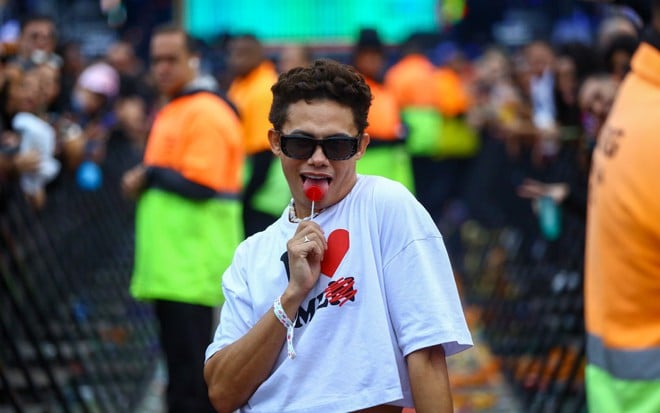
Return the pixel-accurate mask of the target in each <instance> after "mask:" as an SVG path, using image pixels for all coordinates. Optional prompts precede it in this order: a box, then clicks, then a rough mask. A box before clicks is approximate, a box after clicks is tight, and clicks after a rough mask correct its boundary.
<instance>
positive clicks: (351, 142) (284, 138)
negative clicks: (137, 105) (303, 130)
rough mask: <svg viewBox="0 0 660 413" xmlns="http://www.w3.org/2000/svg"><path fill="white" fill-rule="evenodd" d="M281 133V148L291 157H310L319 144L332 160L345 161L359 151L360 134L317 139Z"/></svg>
mask: <svg viewBox="0 0 660 413" xmlns="http://www.w3.org/2000/svg"><path fill="white" fill-rule="evenodd" d="M278 133H279V134H280V148H282V152H284V154H285V155H286V156H288V157H289V158H293V159H309V158H311V157H312V155H313V154H314V151H315V150H316V147H317V146H319V145H320V146H321V150H323V154H324V155H325V157H326V158H328V159H329V160H331V161H345V160H346V159H349V158H350V157H352V156H353V155H355V154H356V153H357V150H358V143H359V142H360V139H359V137H360V135H361V134H358V135H357V136H347V135H333V136H328V137H326V138H323V139H315V138H313V137H311V136H307V135H302V134H297V133H292V134H290V135H285V134H283V133H282V132H279V131H278Z"/></svg>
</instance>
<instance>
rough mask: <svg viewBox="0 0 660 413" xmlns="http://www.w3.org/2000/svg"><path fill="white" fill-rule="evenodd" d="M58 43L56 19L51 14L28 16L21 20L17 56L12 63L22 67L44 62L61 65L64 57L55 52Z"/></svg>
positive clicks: (26, 67) (25, 67)
mask: <svg viewBox="0 0 660 413" xmlns="http://www.w3.org/2000/svg"><path fill="white" fill-rule="evenodd" d="M56 45H57V33H56V27H55V21H54V20H53V19H52V18H51V17H49V16H42V15H33V16H28V17H26V18H25V19H24V20H23V21H22V22H21V32H20V35H19V38H18V44H17V50H16V56H15V57H14V58H12V59H11V60H10V63H11V64H15V65H17V66H18V67H20V68H21V69H28V68H30V67H32V66H35V65H40V64H43V63H48V64H52V65H54V66H56V67H60V66H61V65H62V58H61V57H60V56H59V55H57V54H56V53H55V47H56Z"/></svg>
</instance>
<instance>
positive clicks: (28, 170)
mask: <svg viewBox="0 0 660 413" xmlns="http://www.w3.org/2000/svg"><path fill="white" fill-rule="evenodd" d="M7 88H8V89H7V100H6V106H5V108H4V116H5V119H6V122H5V123H6V125H7V127H9V128H10V129H11V131H13V132H14V133H15V134H16V135H15V136H11V135H8V134H6V133H5V134H3V140H4V142H3V143H4V144H6V145H9V146H11V145H12V144H14V143H17V144H18V154H17V155H16V156H18V158H17V159H14V165H15V166H16V167H17V170H18V172H19V173H20V185H21V189H22V190H23V192H24V193H25V195H26V197H27V198H28V200H29V201H30V203H31V204H32V205H33V206H34V207H35V208H37V209H41V208H43V206H44V205H45V202H46V188H45V187H46V184H48V182H50V181H52V180H53V179H54V178H55V176H56V175H57V173H58V172H59V170H60V163H59V161H58V160H57V159H55V157H54V154H55V130H54V129H53V127H52V126H50V125H49V124H48V123H47V122H46V121H44V120H43V119H41V118H40V117H39V116H37V115H36V113H37V111H38V109H39V106H40V103H41V96H42V95H41V91H40V77H39V73H38V71H37V68H34V67H33V68H32V69H29V70H27V71H25V72H24V73H22V74H21V76H20V77H18V78H16V79H13V80H12V81H10V82H9V83H8V84H7ZM35 158H36V159H38V161H37V163H36V165H35V163H34V160H35ZM26 163H27V165H26Z"/></svg>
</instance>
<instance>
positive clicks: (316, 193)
mask: <svg viewBox="0 0 660 413" xmlns="http://www.w3.org/2000/svg"><path fill="white" fill-rule="evenodd" d="M323 195H325V191H324V190H323V189H321V187H320V186H317V185H312V186H310V187H309V188H307V189H305V196H306V197H307V199H309V200H310V201H312V202H318V201H320V200H321V199H323Z"/></svg>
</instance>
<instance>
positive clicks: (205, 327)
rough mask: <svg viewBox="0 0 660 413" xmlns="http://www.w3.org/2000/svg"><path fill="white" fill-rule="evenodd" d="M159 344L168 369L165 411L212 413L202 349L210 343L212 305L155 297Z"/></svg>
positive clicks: (170, 412)
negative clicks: (205, 380)
mask: <svg viewBox="0 0 660 413" xmlns="http://www.w3.org/2000/svg"><path fill="white" fill-rule="evenodd" d="M154 307H155V311H156V316H157V317H158V321H159V323H160V343H161V347H162V349H163V352H164V354H165V360H166V362H167V371H168V379H169V382H168V386H167V406H168V410H167V411H168V413H212V412H215V410H214V409H213V407H212V406H211V402H210V401H209V398H208V391H207V388H206V383H205V382H204V375H203V374H204V352H205V351H206V347H207V346H208V345H209V343H210V342H211V338H212V331H211V329H212V328H213V325H212V323H213V308H212V307H207V306H202V305H195V304H186V303H180V302H174V301H163V300H157V301H156V302H155V306H154Z"/></svg>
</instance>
